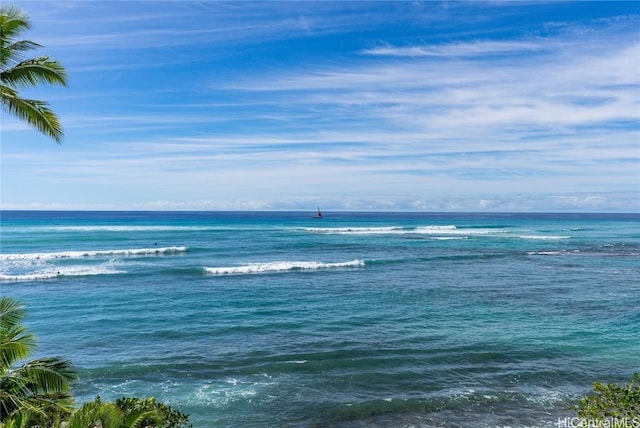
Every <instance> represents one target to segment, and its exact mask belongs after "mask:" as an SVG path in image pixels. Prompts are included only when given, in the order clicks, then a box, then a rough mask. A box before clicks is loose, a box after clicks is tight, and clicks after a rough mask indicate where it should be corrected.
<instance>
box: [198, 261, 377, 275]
mask: <svg viewBox="0 0 640 428" xmlns="http://www.w3.org/2000/svg"><path fill="white" fill-rule="evenodd" d="M364 265H365V262H364V261H362V260H352V261H349V262H337V263H321V262H301V261H279V262H268V263H251V264H246V265H242V266H226V267H204V271H205V273H208V274H211V275H244V274H256V273H269V272H286V271H297V270H319V269H332V268H350V267H362V266H364Z"/></svg>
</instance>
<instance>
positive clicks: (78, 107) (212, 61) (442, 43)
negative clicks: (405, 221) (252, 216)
mask: <svg viewBox="0 0 640 428" xmlns="http://www.w3.org/2000/svg"><path fill="white" fill-rule="evenodd" d="M4 3H5V4H12V5H15V6H17V7H19V8H21V9H23V10H24V11H25V12H27V14H28V15H29V16H30V18H31V21H32V27H33V28H32V29H31V30H30V31H28V32H27V33H25V35H24V38H27V39H30V40H33V41H36V42H38V43H40V44H42V45H44V47H43V48H41V49H39V50H37V51H33V53H32V56H37V55H50V56H52V57H54V58H56V59H57V60H59V61H60V62H62V63H63V64H64V66H65V67H66V68H67V70H68V71H69V74H70V79H69V86H68V87H67V88H62V87H40V88H38V89H35V90H33V89H30V90H27V91H24V92H23V95H24V96H26V97H30V98H36V99H43V100H47V101H48V102H49V103H50V104H51V107H52V108H53V109H54V110H55V111H56V112H57V113H58V115H59V116H60V118H61V121H62V123H63V126H64V129H65V139H64V141H63V144H62V145H56V144H55V142H53V140H50V139H47V138H46V137H45V136H43V135H41V134H39V133H37V132H36V131H34V130H32V129H31V128H29V127H27V126H26V125H24V124H22V123H20V122H18V121H17V120H15V119H13V118H11V117H10V116H9V115H8V114H6V113H5V112H3V113H2V117H1V125H2V129H1V135H0V136H1V139H2V146H1V148H2V153H1V155H2V165H1V166H2V171H1V179H2V184H1V186H2V187H1V190H2V194H1V202H2V208H4V209H107V210H110V209H124V210H128V209H140V210H156V209H158V210H165V209H179V210H227V209H229V210H231V209H240V210H245V209H248V210H253V209H257V210H289V209H291V210H313V209H314V208H315V206H316V205H317V204H319V205H320V206H321V207H322V208H324V209H325V210H382V211H392V210H410V211H577V212H580V211H627V212H629V211H633V212H636V211H640V2H557V1H554V2H526V1H517V2H495V1H490V2H482V1H475V2H458V1H453V2H378V1H376V2H367V1H358V2H309V1H307V2H268V1H267V2H244V1H242V2H214V1H190V0H187V1H157V2H153V1H135V0H134V1H122V2H120V1H43V2H37V1H7V2H4Z"/></svg>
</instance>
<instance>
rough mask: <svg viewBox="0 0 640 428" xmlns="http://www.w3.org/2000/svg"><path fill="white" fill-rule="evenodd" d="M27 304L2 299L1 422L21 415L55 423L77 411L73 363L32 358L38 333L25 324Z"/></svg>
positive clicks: (40, 421)
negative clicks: (28, 359) (75, 406)
mask: <svg viewBox="0 0 640 428" xmlns="http://www.w3.org/2000/svg"><path fill="white" fill-rule="evenodd" d="M24 317H25V309H24V306H23V305H21V304H20V303H18V302H17V301H15V300H14V299H12V298H10V297H6V296H3V297H2V298H0V421H4V420H5V419H8V418H12V417H14V416H16V418H20V419H22V420H25V421H27V420H31V421H34V422H35V423H48V424H51V423H53V422H54V421H56V420H61V419H62V418H64V417H65V416H67V415H69V414H70V413H71V411H72V410H73V398H72V395H71V389H70V385H71V382H72V381H73V380H74V379H75V378H76V374H75V372H74V371H73V369H72V368H71V363H70V362H69V361H66V360H62V359H61V358H58V357H53V358H42V359H37V360H32V361H29V362H26V363H24V364H22V365H21V366H18V367H16V365H17V363H19V362H20V361H21V360H24V359H25V358H28V357H29V355H31V352H32V351H33V349H34V347H35V336H34V335H33V334H31V333H29V332H28V331H27V329H26V328H25V327H24V325H23V324H22V320H23V319H24Z"/></svg>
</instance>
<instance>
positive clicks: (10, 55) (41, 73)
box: [0, 6, 67, 143]
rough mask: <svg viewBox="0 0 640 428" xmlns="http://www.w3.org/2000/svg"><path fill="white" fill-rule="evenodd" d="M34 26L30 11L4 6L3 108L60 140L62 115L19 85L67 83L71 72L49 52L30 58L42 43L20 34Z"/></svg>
mask: <svg viewBox="0 0 640 428" xmlns="http://www.w3.org/2000/svg"><path fill="white" fill-rule="evenodd" d="M29 28H31V23H30V21H29V18H28V16H27V15H25V14H24V13H23V12H21V11H20V10H18V9H16V8H14V7H11V6H0V103H1V104H2V108H3V109H4V110H6V111H7V112H9V113H10V114H12V115H14V116H16V117H17V118H19V119H21V120H23V121H25V122H27V123H28V124H29V125H31V126H33V127H35V128H36V129H37V130H38V131H40V132H42V133H44V134H45V135H47V136H49V137H51V138H53V139H54V140H56V142H58V143H60V142H61V141H62V137H63V135H64V133H63V130H62V126H61V125H60V120H59V119H58V116H57V115H56V114H55V113H54V112H53V111H52V110H51V109H50V108H49V104H48V103H46V102H44V101H39V100H32V99H26V98H22V97H21V96H20V94H19V92H18V91H19V89H22V88H25V87H36V86H38V85H40V84H43V83H44V84H58V85H63V86H66V85H67V72H66V70H65V68H64V67H63V66H62V65H61V64H60V63H59V62H58V61H56V60H53V59H51V58H50V57H48V56H40V57H36V58H31V59H29V58H26V57H25V53H26V52H28V51H30V50H32V49H35V48H39V47H41V46H40V45H39V44H37V43H35V42H32V41H30V40H20V39H19V37H20V36H21V34H22V33H23V32H24V31H25V30H28V29H29Z"/></svg>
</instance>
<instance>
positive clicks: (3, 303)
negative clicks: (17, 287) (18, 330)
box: [0, 296, 27, 329]
mask: <svg viewBox="0 0 640 428" xmlns="http://www.w3.org/2000/svg"><path fill="white" fill-rule="evenodd" d="M26 314H27V312H26V309H25V307H24V305H23V304H22V303H20V302H18V301H17V300H15V299H14V298H12V297H9V296H2V297H1V298H0V327H1V328H6V329H9V328H11V326H15V325H18V324H20V323H21V322H22V320H23V319H24V317H25V316H26Z"/></svg>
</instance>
